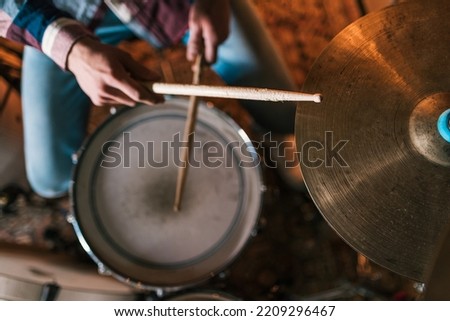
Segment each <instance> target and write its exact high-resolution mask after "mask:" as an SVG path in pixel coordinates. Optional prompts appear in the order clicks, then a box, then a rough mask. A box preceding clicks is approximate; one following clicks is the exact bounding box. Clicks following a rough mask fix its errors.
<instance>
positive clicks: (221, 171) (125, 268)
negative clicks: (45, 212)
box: [0, 0, 450, 300]
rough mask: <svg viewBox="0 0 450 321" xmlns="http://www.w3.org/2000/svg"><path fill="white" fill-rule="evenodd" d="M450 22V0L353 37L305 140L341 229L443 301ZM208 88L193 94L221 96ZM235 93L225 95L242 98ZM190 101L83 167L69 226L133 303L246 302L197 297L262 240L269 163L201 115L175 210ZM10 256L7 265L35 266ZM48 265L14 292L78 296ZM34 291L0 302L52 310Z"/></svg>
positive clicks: (116, 120) (319, 65)
mask: <svg viewBox="0 0 450 321" xmlns="http://www.w3.org/2000/svg"><path fill="white" fill-rule="evenodd" d="M449 11H450V3H449V2H448V1H446V0H431V1H426V2H424V1H414V0H412V1H408V2H406V3H401V4H399V5H395V6H391V7H388V8H385V9H384V10H381V11H378V12H374V13H371V14H368V15H366V16H364V17H362V18H360V19H359V20H357V21H355V22H354V23H352V24H351V25H349V26H348V27H347V28H346V29H344V30H343V31H342V32H341V33H339V34H338V35H337V36H336V37H335V38H334V39H333V40H332V41H331V42H330V44H329V46H328V47H327V48H326V49H325V50H324V51H323V53H322V54H321V55H320V57H319V58H318V59H317V61H316V62H315V64H314V65H313V67H312V69H311V71H310V72H309V74H308V77H307V79H306V81H305V84H304V87H303V91H304V92H306V93H320V95H317V94H301V95H302V96H303V97H302V98H301V99H298V98H297V100H299V101H301V102H299V103H298V108H297V113H296V128H295V131H296V133H295V134H296V144H297V151H298V152H299V155H300V156H299V157H300V164H301V171H302V174H303V176H304V179H305V183H306V186H307V188H308V191H309V194H310V196H311V198H312V199H313V201H314V202H315V205H316V206H317V208H318V209H319V211H320V212H321V213H322V215H323V217H324V218H325V220H326V221H327V222H328V223H329V225H330V226H331V227H332V228H333V229H334V230H335V231H336V232H337V233H338V235H339V236H340V237H341V238H342V239H343V240H344V241H345V242H347V243H348V244H349V245H350V246H351V247H353V248H354V249H355V250H356V251H357V252H358V253H361V254H362V255H364V256H366V257H367V258H368V259H370V260H371V261H373V262H375V263H377V264H379V265H381V266H383V267H385V268H387V269H389V270H390V271H393V272H395V273H398V274H400V275H403V276H405V277H407V278H410V279H412V280H416V281H418V282H423V283H425V295H424V298H425V299H430V300H442V299H444V300H446V299H450V291H449V290H448V289H449V288H450V274H449V273H448V269H449V268H450V261H449V259H448V257H449V256H448V253H449V251H450V232H447V231H450V228H447V226H449V225H450V211H449V207H450V197H449V193H450V129H449V127H450V124H449V120H450V116H449V114H450V112H449V108H450V80H449V78H448V74H449V71H450V70H449V69H448V67H447V68H446V67H445V66H446V65H445V60H446V58H448V56H449V54H450V52H449V47H448V44H449V43H450V34H449V33H448V30H449V28H450V20H449V19H448V17H447V15H448V12H449ZM158 86H159V85H158V84H157V85H156V86H155V87H154V88H153V89H154V90H155V91H158V90H159V92H161V93H164V94H177V93H178V91H177V90H178V88H176V89H173V88H169V89H167V88H165V87H164V85H163V84H161V87H164V88H163V89H161V87H158ZM158 88H159V89H158ZM186 88H187V89H186ZM196 88H198V87H195V86H192V87H190V86H187V87H186V86H185V87H184V89H183V90H186V91H184V92H183V95H199V96H202V95H203V96H204V95H208V94H207V93H205V90H206V91H208V90H209V89H208V88H201V90H200V93H197V92H195V90H197V89H196ZM227 88H228V89H227V90H231V92H232V93H231V94H230V93H229V91H227V92H226V93H224V91H223V90H219V92H220V93H217V92H216V93H214V90H215V89H214V88H213V89H211V88H210V89H211V91H212V92H213V93H212V94H211V95H212V96H213V97H215V96H216V95H224V96H221V97H230V96H229V95H234V94H236V93H233V88H231V89H230V88H229V87H227ZM174 90H175V91H177V92H173V91H174ZM245 90H246V89H244V92H245ZM262 94H263V93H262V92H261V91H260V92H258V93H256V96H257V97H258V96H261V95H262ZM270 95H272V93H271V94H270ZM270 95H269V96H270ZM257 97H256V98H254V97H251V98H248V99H257ZM272 97H273V96H272ZM283 97H286V96H283ZM240 98H245V97H240ZM285 99H286V98H285ZM280 100H283V99H280ZM305 100H309V101H305ZM319 102H320V103H319ZM186 104H187V101H186V100H184V99H179V98H173V99H170V100H168V101H167V102H166V103H164V104H160V105H156V106H154V107H152V108H148V107H147V106H138V107H136V108H133V109H123V110H120V111H119V112H118V113H116V114H114V115H112V116H111V117H110V118H108V119H107V120H106V121H105V122H104V123H103V124H102V125H101V126H99V128H98V129H97V130H96V131H95V132H94V133H93V134H92V135H91V136H90V138H89V140H88V141H87V143H86V144H85V146H84V147H83V149H82V150H81V151H80V153H79V154H78V157H77V163H76V167H75V171H74V176H73V182H72V188H71V199H72V207H73V210H72V213H71V214H70V215H69V218H68V220H69V222H70V223H71V224H72V225H73V228H74V230H75V232H76V235H77V238H78V240H79V242H80V244H81V245H82V247H83V249H84V250H85V251H86V253H87V254H88V255H89V257H90V258H91V259H92V260H93V261H94V262H95V263H96V265H97V266H98V270H99V272H100V274H103V275H106V279H107V280H106V281H105V280H104V279H102V282H103V281H105V282H109V281H108V280H114V279H116V280H118V281H119V282H118V283H119V284H121V285H123V287H122V286H121V285H116V286H117V291H116V292H115V293H116V294H117V295H119V296H120V298H123V299H129V298H130V291H129V289H133V290H136V291H137V292H144V293H146V292H147V291H151V292H155V293H157V294H158V298H157V299H167V300H170V299H174V300H235V299H236V298H234V297H233V296H229V295H227V294H220V293H215V292H199V293H195V292H191V291H190V289H192V288H193V287H194V286H196V285H198V284H201V283H202V282H204V281H205V280H208V279H209V278H211V277H212V276H214V275H216V274H218V273H220V272H221V271H223V270H224V269H226V268H227V266H229V265H230V264H232V262H233V261H234V260H235V259H236V258H237V257H238V256H239V254H240V253H241V252H242V250H243V248H244V247H245V246H246V244H247V243H248V241H249V240H250V239H251V237H252V235H254V233H255V228H256V226H257V223H258V218H259V216H260V213H261V208H262V202H263V197H264V195H263V194H264V193H263V192H264V182H263V179H262V175H261V168H260V164H259V163H258V155H257V152H256V150H255V148H254V147H253V145H252V142H251V141H250V140H249V138H248V136H247V134H246V133H245V132H244V131H243V130H242V129H241V128H240V127H239V126H238V125H237V124H236V123H235V122H234V121H233V120H232V119H231V118H230V117H229V116H228V115H226V114H224V113H222V112H220V111H218V110H217V109H216V108H215V107H214V106H211V105H208V104H206V103H203V102H201V103H200V106H199V110H198V115H197V119H196V127H195V136H194V137H195V140H194V142H193V145H192V146H191V148H192V154H191V160H192V161H191V162H190V163H189V166H190V168H189V175H188V178H187V181H186V186H185V191H184V198H183V206H182V209H181V210H180V211H178V212H176V211H174V210H173V208H172V206H173V196H174V195H175V181H176V174H177V173H176V168H177V166H178V165H179V157H178V156H179V151H180V144H181V142H182V139H180V136H179V135H180V133H183V127H184V124H185V122H186ZM212 177H214V180H212V179H211V178H212ZM206 182H208V183H207V184H206ZM3 252H6V253H3V254H2V255H0V260H5V262H6V259H4V258H9V259H8V262H10V261H11V260H12V261H14V260H17V262H18V263H17V266H18V265H19V262H20V260H22V259H23V257H21V256H20V255H19V254H15V253H13V252H10V251H3ZM43 258H44V257H43V256H39V258H36V262H33V264H34V263H36V265H39V266H37V267H32V268H30V269H28V270H27V271H24V273H23V274H22V276H23V277H22V278H21V279H20V278H11V273H8V272H9V271H5V269H3V271H2V273H0V281H1V280H2V279H4V280H3V281H1V282H2V284H3V283H5V284H10V283H17V284H18V283H20V282H22V283H23V280H24V279H26V276H28V277H29V280H30V281H29V282H28V283H30V284H31V283H33V284H36V283H37V282H35V281H34V278H37V279H39V282H42V283H43V284H54V283H58V285H59V286H60V287H61V288H64V287H65V285H62V286H61V284H59V281H60V280H59V279H58V278H55V277H54V276H55V273H56V272H54V271H52V269H57V268H58V264H52V263H51V262H53V261H54V260H53V259H52V258H50V261H49V262H50V263H48V264H49V265H51V267H50V266H45V267H42V266H40V265H41V264H47V263H44V262H42V261H41V259H43ZM33 260H34V259H33ZM38 261H39V262H38ZM1 266H2V267H3V266H4V264H3V263H2V264H1ZM20 266H26V264H25V263H24V264H20ZM6 270H8V267H7V268H6ZM9 270H10V271H12V270H15V269H14V267H11V268H10V269H9ZM47 270H49V271H48V272H47ZM30 271H34V272H36V273H32V274H33V275H30ZM42 271H44V272H42ZM65 272H66V271H65ZM69 272H70V271H69ZM86 277H87V278H89V277H90V276H86ZM99 277H100V276H99ZM19 279H20V282H19ZM43 279H45V280H44V281H43ZM12 280H13V281H14V282H12ZM16 281H17V282H16ZM88 283H89V282H86V284H88ZM68 284H69V283H68ZM104 286H105V287H109V286H111V285H110V284H108V285H104ZM21 287H22V286H21V285H17V289H16V288H14V289H12V290H11V291H10V292H12V293H14V294H7V293H3V292H1V291H0V294H1V295H2V296H3V297H2V298H3V299H13V300H15V299H39V297H38V296H37V295H34V296H33V297H32V298H31V297H28V296H27V297H25V296H24V295H23V294H21V293H23V291H22V289H21ZM71 287H72V285H70V284H69V285H67V288H71ZM0 288H2V287H0ZM39 288H40V289H36V291H37V292H39V293H42V292H43V290H42V288H43V287H42V286H39ZM46 288H48V287H46ZM7 289H8V288H7ZM109 289H110V290H111V288H109ZM63 292H64V291H63ZM78 292H89V291H88V290H86V291H83V290H80V291H78ZM111 292H113V291H112V290H111ZM15 293H19V294H15ZM63 294H64V293H62V292H61V298H68V299H70V297H68V296H64V295H63ZM71 298H75V299H78V297H71ZM86 298H88V296H87V297H86ZM86 298H81V299H82V300H84V299H86ZM100 299H101V298H100ZM105 299H108V298H106V297H105ZM131 299H135V298H133V297H132V298H131Z"/></svg>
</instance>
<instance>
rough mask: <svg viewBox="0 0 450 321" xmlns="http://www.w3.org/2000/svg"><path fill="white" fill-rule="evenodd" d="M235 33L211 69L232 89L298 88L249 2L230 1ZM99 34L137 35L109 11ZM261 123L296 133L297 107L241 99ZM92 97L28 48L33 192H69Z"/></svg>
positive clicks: (27, 132)
mask: <svg viewBox="0 0 450 321" xmlns="http://www.w3.org/2000/svg"><path fill="white" fill-rule="evenodd" d="M232 6H233V17H232V24H231V33H230V36H229V38H228V39H227V40H226V41H225V43H224V44H223V45H222V46H221V47H220V48H219V53H218V61H217V63H216V64H215V65H214V66H213V68H214V70H215V71H216V72H217V74H218V75H219V76H220V77H221V78H222V79H223V80H224V81H225V82H226V83H227V84H230V85H240V86H256V87H267V88H279V89H286V90H295V86H294V82H293V81H292V80H291V78H290V76H289V75H288V72H287V69H286V67H285V66H284V64H283V62H282V61H281V59H280V58H279V55H278V53H277V52H276V50H275V49H274V48H275V47H274V45H273V44H272V43H271V40H270V39H269V37H268V36H267V31H266V30H265V29H264V27H263V26H262V24H261V22H260V21H259V19H258V18H257V16H256V15H255V13H254V11H253V10H252V8H251V6H250V5H249V4H248V3H247V1H243V0H236V1H232ZM96 34H97V35H98V36H99V38H100V39H101V41H103V42H105V43H108V44H113V45H114V44H117V43H119V42H120V41H122V40H125V39H129V38H131V37H133V34H132V33H131V31H130V30H128V28H127V27H126V26H124V25H123V24H122V23H121V22H120V21H119V20H118V19H117V18H116V17H115V16H114V15H113V14H112V13H111V12H108V13H107V15H106V17H105V19H104V20H103V22H102V24H101V25H100V26H99V27H98V28H97V30H96ZM241 103H242V105H243V106H244V108H246V109H247V110H248V111H249V113H250V114H251V115H252V117H253V118H254V119H255V121H256V122H257V123H258V125H259V126H260V127H261V128H264V129H265V130H268V131H274V132H277V133H292V132H293V131H294V119H295V108H296V106H295V104H292V103H291V104H280V103H268V102H267V103H266V102H254V101H242V102H241ZM90 106H91V103H90V101H89V98H88V97H87V96H86V95H85V94H84V93H83V92H82V91H81V89H80V88H79V86H78V84H77V82H76V80H75V78H74V77H73V75H72V74H71V73H68V72H64V71H62V70H61V69H59V67H58V66H57V65H56V64H55V63H53V61H52V60H50V59H49V58H48V57H47V56H45V55H44V54H42V53H41V52H39V51H37V50H35V49H33V48H30V47H27V48H25V51H24V57H23V74H22V108H23V126H24V139H25V163H26V170H27V177H28V181H29V183H30V185H31V187H32V188H33V190H34V191H35V192H36V193H38V194H39V195H41V196H42V197H46V198H54V197H60V196H63V195H65V194H66V193H67V191H68V188H69V183H70V180H71V176H72V169H73V162H72V155H73V154H74V153H76V152H77V151H78V150H79V149H80V147H81V146H82V144H83V141H84V138H85V132H86V125H87V121H88V116H89V107H90Z"/></svg>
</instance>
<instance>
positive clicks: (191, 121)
mask: <svg viewBox="0 0 450 321" xmlns="http://www.w3.org/2000/svg"><path fill="white" fill-rule="evenodd" d="M202 60H203V58H202V55H198V56H197V58H196V59H195V63H194V70H193V71H194V76H193V80H192V83H193V84H194V85H198V84H199V83H200V77H201V69H202ZM197 107H198V96H191V97H190V99H189V107H188V114H187V119H186V125H185V127H184V139H183V142H186V143H187V145H186V147H185V148H183V149H182V151H181V155H180V156H181V164H180V167H179V168H178V176H177V186H176V191H175V202H174V205H173V210H174V211H175V212H178V211H179V210H180V205H181V199H182V197H183V190H184V185H185V182H186V175H187V169H188V163H189V155H190V150H191V146H192V139H193V138H194V127H195V121H196V119H197V109H198V108H197Z"/></svg>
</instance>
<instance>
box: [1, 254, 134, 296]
mask: <svg viewBox="0 0 450 321" xmlns="http://www.w3.org/2000/svg"><path fill="white" fill-rule="evenodd" d="M48 284H55V285H56V286H57V287H58V288H59V290H58V292H57V294H56V298H55V300H60V301H74V300H80V301H91V300H102V301H103V300H104V301H106V300H107V301H110V300H114V301H115V300H133V299H134V298H135V297H136V295H135V294H134V293H133V291H132V289H131V288H130V287H128V286H126V285H124V284H123V283H120V282H118V281H116V280H114V279H111V278H108V277H105V276H101V275H99V274H98V273H97V270H96V268H95V266H93V265H91V264H85V263H81V262H78V261H76V260H75V259H74V258H72V257H68V256H66V255H62V254H58V255H57V254H53V253H50V252H46V251H43V250H39V249H30V248H22V247H15V246H14V247H11V246H1V247H0V298H1V299H3V300H13V301H16V300H17V301H19V300H26V301H35V300H40V299H41V297H42V292H43V291H44V287H45V286H46V285H48Z"/></svg>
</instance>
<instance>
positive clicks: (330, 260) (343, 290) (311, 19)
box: [0, 0, 418, 300]
mask: <svg viewBox="0 0 450 321" xmlns="http://www.w3.org/2000/svg"><path fill="white" fill-rule="evenodd" d="M369 2H370V1H369ZM384 2H386V1H384ZM254 3H255V5H256V7H257V8H258V12H259V13H260V14H261V17H262V18H263V20H264V21H265V23H266V24H267V26H268V29H269V31H270V32H271V33H272V34H273V35H274V39H275V41H276V44H277V46H278V48H279V50H280V52H281V53H282V55H283V57H284V58H285V60H286V63H287V65H288V67H289V70H290V71H291V72H292V77H293V78H294V80H295V82H296V84H297V85H298V86H299V88H301V86H302V84H303V82H304V80H305V78H306V76H307V74H308V70H309V69H310V68H311V65H312V64H313V62H314V60H315V59H316V58H317V57H318V56H319V55H320V53H321V51H322V50H323V49H324V48H325V47H326V46H327V44H328V43H329V41H330V40H331V39H332V38H333V37H334V36H335V35H336V34H337V33H338V32H339V31H341V30H342V29H343V28H345V27H346V26H347V25H349V24H350V23H352V22H353V21H355V20H356V19H357V18H358V17H360V15H361V12H360V7H359V6H358V4H357V1H354V0H339V1H335V0H295V1H293V0H278V1H267V0H254ZM371 3H372V4H373V1H372V2H371ZM379 3H380V2H379ZM368 8H369V9H370V8H372V7H370V5H369V6H368ZM122 46H123V48H124V49H126V50H129V51H130V52H131V53H132V54H133V55H134V56H135V57H136V58H137V59H138V60H140V61H141V62H142V63H143V64H146V65H148V66H150V67H152V68H159V69H160V71H161V72H162V73H163V74H164V73H165V72H166V74H167V68H168V67H169V68H170V70H172V71H173V70H175V71H176V72H175V73H174V76H175V80H176V81H179V82H190V78H191V74H190V65H189V63H187V62H186V61H185V59H184V49H183V48H181V47H179V48H178V47H177V48H172V49H168V50H166V51H163V52H158V53H156V52H154V51H153V50H152V49H150V48H148V46H147V45H145V44H144V43H142V42H139V41H135V42H133V43H124V44H122ZM208 77H209V78H208V80H207V81H208V82H210V83H220V82H221V81H220V79H218V78H217V76H215V75H214V74H210V75H209V76H208ZM215 103H216V105H217V106H218V107H219V108H221V109H223V110H225V111H227V112H228V113H229V114H230V115H231V116H232V117H233V118H235V119H236V121H238V123H239V124H240V125H241V126H242V127H243V128H244V129H247V128H250V123H251V119H249V117H248V116H247V115H245V113H244V116H242V110H241V109H240V107H239V105H238V104H237V102H233V101H227V102H225V101H220V100H219V101H216V102H215ZM11 108H13V107H11ZM18 113H19V111H13V112H11V114H12V117H16V116H17V114H18ZM3 117H4V116H3ZM17 117H19V116H17ZM104 117H107V113H106V112H105V110H99V109H96V110H95V111H94V113H93V116H92V119H93V120H92V122H91V127H90V131H93V130H95V128H96V126H98V124H99V123H100V122H101V121H102V120H103V119H104ZM249 130H250V129H249ZM0 148H1V146H0ZM7 152H9V151H5V150H2V151H1V153H3V154H4V153H7ZM14 152H17V150H14ZM19 154H20V151H19ZM0 169H1V170H3V171H4V172H5V173H6V172H7V171H8V169H7V168H6V169H5V168H0ZM264 181H265V185H266V186H267V192H266V193H265V198H264V204H263V205H264V206H263V211H262V215H261V220H260V224H259V230H258V233H257V235H255V236H254V237H252V238H251V240H250V242H249V244H248V246H247V247H246V248H245V250H244V251H243V252H242V253H240V255H239V256H238V258H237V259H236V261H235V262H234V263H233V264H232V265H231V266H229V267H228V268H226V269H225V270H224V271H223V273H222V274H220V275H218V276H215V277H213V278H212V279H211V280H209V281H208V282H207V283H206V284H203V285H202V286H200V287H199V288H207V289H213V290H220V291H223V292H226V293H229V294H232V295H234V296H236V297H238V298H241V299H244V300H301V299H319V300H321V299H323V300H333V299H337V300H361V299H363V300H364V299H365V300H377V299H383V300H401V299H415V298H416V297H417V296H418V292H417V291H416V289H415V286H417V284H416V283H415V282H413V281H411V280H408V279H405V278H403V277H401V276H399V275H396V274H395V273H392V272H389V271H387V270H385V269H383V268H381V267H379V266H377V265H375V264H373V263H371V262H370V261H368V260H367V259H365V258H364V257H363V256H361V255H358V254H357V253H356V252H355V251H353V250H352V249H351V248H350V247H348V246H347V245H346V244H345V243H344V242H343V241H342V240H341V239H340V238H339V237H338V236H337V235H336V233H335V232H334V231H333V230H332V229H331V228H330V227H329V226H328V224H327V223H326V222H325V221H324V220H323V218H322V216H321V215H320V213H319V212H318V210H317V209H316V207H315V206H314V203H313V202H312V201H311V199H310V197H309V195H308V194H307V193H299V192H296V191H293V190H291V189H289V188H288V187H287V186H285V185H284V184H283V182H282V181H281V180H280V178H279V177H278V176H277V174H276V173H275V172H274V171H273V170H270V169H266V170H264ZM0 183H3V184H6V183H7V182H5V181H3V182H2V181H0ZM19 187H21V188H23V189H24V190H25V191H28V189H27V186H24V185H23V181H20V184H19ZM68 210H70V207H69V205H68V202H67V200H66V199H62V200H56V201H48V200H44V199H41V198H39V197H38V196H37V195H34V194H33V193H25V194H23V193H21V191H20V190H18V192H17V200H16V201H15V202H14V204H13V206H12V207H11V211H9V212H3V213H1V214H0V241H1V242H4V243H9V244H20V245H23V246H37V247H40V248H44V249H47V250H48V251H53V252H63V253H67V254H69V255H71V256H75V257H77V258H79V259H80V260H85V259H87V258H86V254H85V253H84V251H83V250H82V249H81V247H80V246H79V244H78V241H77V239H76V236H75V234H74V232H73V230H72V226H71V225H70V224H69V223H67V221H66V220H65V214H66V213H67V211H68ZM0 255H1V254H0ZM1 273H2V272H1V270H0V275H1ZM192 290H194V289H192Z"/></svg>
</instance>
